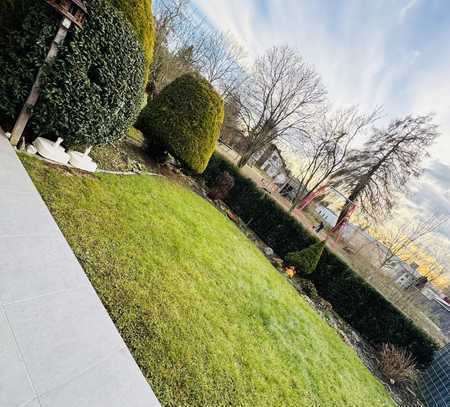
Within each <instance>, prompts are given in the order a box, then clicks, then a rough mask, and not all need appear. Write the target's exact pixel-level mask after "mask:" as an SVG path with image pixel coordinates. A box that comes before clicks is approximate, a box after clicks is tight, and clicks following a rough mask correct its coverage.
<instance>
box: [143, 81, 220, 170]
mask: <svg viewBox="0 0 450 407" xmlns="http://www.w3.org/2000/svg"><path fill="white" fill-rule="evenodd" d="M223 116H224V107H223V100H222V98H221V97H220V96H219V94H218V93H217V92H216V91H215V90H214V88H213V87H212V86H211V84H210V83H209V82H208V81H207V80H205V79H204V78H202V77H201V76H199V75H196V74H186V75H183V76H180V77H179V78H177V79H175V80H174V81H173V82H172V83H171V84H169V85H168V86H166V87H165V88H164V89H163V90H162V92H161V93H160V94H159V95H158V97H156V98H155V99H154V100H153V101H151V102H150V103H149V104H148V105H147V106H146V107H145V108H144V110H143V111H142V112H141V115H140V116H139V119H138V122H137V124H136V127H137V128H138V129H139V130H141V131H142V132H143V133H144V136H145V138H146V139H147V140H148V143H149V145H150V146H152V147H153V148H154V147H155V146H156V145H158V146H163V147H164V148H165V149H167V151H169V152H170V153H171V154H173V155H174V156H175V157H176V158H178V159H179V160H180V161H182V162H183V163H184V164H185V165H186V166H187V167H189V168H190V169H192V170H194V171H195V172H197V173H202V172H203V171H204V170H205V168H206V166H207V165H208V162H209V159H210V158H211V156H212V154H213V153H214V150H215V147H216V144H217V141H218V139H219V135H220V129H221V126H222V123H223Z"/></svg>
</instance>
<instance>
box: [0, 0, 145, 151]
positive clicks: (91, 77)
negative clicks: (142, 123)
mask: <svg viewBox="0 0 450 407" xmlns="http://www.w3.org/2000/svg"><path fill="white" fill-rule="evenodd" d="M16 1H17V4H20V5H21V6H22V5H23V4H25V6H24V7H25V8H26V13H25V15H24V17H23V20H22V21H21V25H17V26H16V29H15V31H11V32H10V34H9V35H8V38H7V40H6V41H5V44H4V46H2V47H0V66H1V67H2V75H0V123H2V124H4V125H9V126H10V125H11V124H12V123H13V122H14V120H15V118H16V117H17V115H18V113H19V111H20V109H21V107H22V105H23V103H24V101H25V99H26V97H27V95H28V93H29V91H30V89H31V86H32V84H33V81H34V79H35V76H36V74H37V71H38V69H39V67H40V66H42V64H43V62H44V59H45V56H46V54H47V52H48V48H49V44H50V42H51V41H52V39H53V37H54V36H55V33H56V30H57V26H58V24H59V21H60V16H59V15H58V14H57V12H56V11H55V10H54V9H52V8H51V7H49V6H48V5H47V4H46V3H45V2H43V1H39V2H22V0H16ZM144 66H145V59H144V56H143V52H142V48H141V46H140V44H139V42H138V40H137V38H136V35H135V33H134V32H133V29H132V27H131V26H130V24H129V23H128V22H127V21H126V20H125V19H124V18H123V17H122V16H121V15H120V13H118V12H117V11H116V10H115V9H114V8H113V7H112V6H110V5H109V4H107V3H106V2H105V1H104V0H91V1H90V2H89V17H88V19H87V23H86V25H85V27H84V28H83V29H82V30H79V29H76V28H71V30H70V31H69V33H68V36H67V39H66V41H65V43H64V45H63V46H62V47H61V50H60V53H59V55H58V58H56V60H55V62H54V63H53V64H52V65H51V66H49V67H48V68H47V69H46V70H45V72H44V75H43V76H42V82H41V97H40V99H39V101H38V104H37V105H36V108H35V111H34V112H33V116H32V119H31V121H30V124H29V128H30V129H31V130H32V132H33V135H34V136H41V135H43V136H46V137H49V138H56V137H63V138H64V140H65V142H66V144H69V145H70V144H77V143H88V144H101V143H106V142H112V141H114V140H116V139H118V138H119V137H121V136H122V135H123V134H124V133H125V132H126V130H127V129H128V128H129V127H130V125H131V124H132V123H133V121H134V120H135V118H136V116H137V114H138V111H139V109H140V106H141V101H142V97H143V81H144Z"/></svg>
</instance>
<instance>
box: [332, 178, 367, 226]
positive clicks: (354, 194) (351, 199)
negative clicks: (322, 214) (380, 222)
mask: <svg viewBox="0 0 450 407" xmlns="http://www.w3.org/2000/svg"><path fill="white" fill-rule="evenodd" d="M363 190H364V186H363V185H357V186H356V187H355V189H354V190H353V191H352V193H351V194H350V195H349V196H348V198H347V202H346V203H345V205H344V207H343V208H342V210H341V213H340V214H339V217H338V220H337V222H336V225H338V224H339V223H340V222H341V221H342V220H343V219H344V218H345V217H346V216H347V214H348V212H349V211H350V209H351V207H352V206H353V204H354V203H355V201H356V199H357V198H358V196H359V194H360V193H361V192H362V191H363Z"/></svg>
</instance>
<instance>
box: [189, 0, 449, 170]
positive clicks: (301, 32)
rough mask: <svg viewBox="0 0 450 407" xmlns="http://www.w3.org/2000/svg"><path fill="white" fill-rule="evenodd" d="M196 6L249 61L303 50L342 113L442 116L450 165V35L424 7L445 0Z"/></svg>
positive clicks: (199, 0) (213, 0) (252, 1)
mask: <svg viewBox="0 0 450 407" xmlns="http://www.w3.org/2000/svg"><path fill="white" fill-rule="evenodd" d="M193 1H194V3H195V4H196V6H197V7H198V9H199V10H201V12H202V13H203V14H204V15H205V16H206V17H207V18H208V19H209V20H210V21H211V22H212V24H213V25H215V26H217V27H219V28H220V29H222V30H225V31H231V32H232V33H233V34H234V36H235V37H236V39H237V40H238V41H239V42H240V43H241V44H242V45H243V46H244V47H246V48H247V51H248V55H249V57H250V59H251V58H254V57H255V56H256V55H258V54H260V53H262V52H263V51H264V50H265V49H266V48H268V47H270V46H273V45H280V44H289V45H290V46H292V47H295V48H297V49H298V51H299V52H300V53H301V54H302V55H303V57H304V58H305V60H306V61H307V62H309V63H311V64H313V65H314V66H315V67H316V69H317V70H318V72H319V73H320V74H321V75H322V78H323V81H324V84H325V85H326V87H327V88H328V91H329V98H330V101H331V102H332V103H333V104H334V105H336V106H338V107H341V106H349V105H355V104H358V105H360V107H361V109H363V110H366V111H369V110H372V109H374V108H375V107H376V106H379V105H383V106H384V107H385V112H386V116H387V118H386V120H388V119H389V118H393V117H398V116H400V115H404V114H408V113H413V114H420V113H428V112H431V111H434V112H436V114H437V121H438V122H439V123H441V125H442V132H443V134H444V136H443V137H442V138H441V139H440V141H439V142H438V145H437V147H436V148H435V149H434V151H433V152H434V153H435V154H436V156H437V157H439V158H440V159H441V160H443V161H446V162H448V163H450V142H449V139H448V137H450V75H448V66H450V43H449V42H448V38H449V36H450V29H449V28H446V27H447V26H446V25H443V26H442V33H441V35H440V36H436V34H435V33H434V32H430V30H429V28H430V27H428V26H427V25H426V24H425V23H424V21H425V20H423V18H424V17H423V14H424V10H425V8H427V7H428V6H429V7H430V8H431V6H432V4H434V5H435V4H437V3H440V2H442V1H444V3H443V7H445V4H446V3H445V1H446V0H433V1H430V3H428V2H422V1H417V0H412V1H405V0H403V1H400V0H377V1H359V0H342V1H339V2H333V1H325V0H320V1H319V0H315V1H311V0H264V1H263V0H241V1H239V0H228V1H222V0H193ZM419 8H420V13H419ZM413 11H416V12H415V13H414V15H413ZM425 11H426V10H425ZM407 17H408V18H407ZM412 17H414V18H412ZM399 18H400V19H401V22H402V23H400V22H399ZM421 30H422V31H423V33H422V31H421Z"/></svg>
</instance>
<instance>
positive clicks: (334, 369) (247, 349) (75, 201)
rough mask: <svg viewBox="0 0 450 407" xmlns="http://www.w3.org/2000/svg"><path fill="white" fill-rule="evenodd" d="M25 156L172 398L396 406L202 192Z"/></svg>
mask: <svg viewBox="0 0 450 407" xmlns="http://www.w3.org/2000/svg"><path fill="white" fill-rule="evenodd" d="M22 159H23V162H24V164H25V166H26V168H27V169H28V171H29V173H30V175H31V176H32V178H33V180H34V182H35V184H36V186H37V187H38V189H39V191H40V192H41V194H42V196H43V198H44V199H45V201H46V202H47V204H48V206H49V208H50V209H51V211H52V213H53V215H54V216H55V218H56V220H57V222H58V224H59V226H60V227H61V229H62V231H63V233H64V234H65V236H66V238H67V239H68V241H69V243H70V245H71V246H72V248H73V250H74V251H75V253H76V255H77V257H78V258H79V260H80V261H81V263H82V264H83V266H84V268H85V270H86V273H87V274H88V276H89V278H90V280H91V282H92V284H93V285H94V287H95V288H96V290H97V292H98V294H99V296H100V297H101V299H102V301H103V303H104V304H105V306H106V308H107V309H108V311H109V313H110V315H111V317H112V318H113V320H114V322H115V323H116V325H117V327H118V329H119V330H120V332H121V334H122V336H123V338H124V339H125V341H126V343H127V344H128V346H129V347H130V349H131V351H132V353H133V355H134V357H135V359H136V361H137V363H138V364H139V366H140V367H141V369H142V371H143V373H144V375H145V376H146V377H147V379H148V381H149V382H150V384H151V386H152V388H153V390H154V391H155V393H156V395H157V397H158V398H159V400H160V401H161V403H162V405H164V406H176V407H180V406H202V407H204V406H211V407H212V406H214V407H216V406H233V407H234V406H257V407H260V406H283V407H284V406H300V407H303V406H305V407H312V406H323V407H337V406H345V407H351V406H354V407H361V406H377V407H380V406H394V405H395V404H394V403H393V401H392V400H391V399H390V397H389V396H388V394H387V393H386V392H385V390H384V388H383V386H382V385H381V384H380V383H379V382H377V381H376V380H375V378H374V377H373V376H372V375H371V374H370V373H369V371H368V370H367V369H366V368H365V367H364V366H363V365H362V363H361V362H360V360H359V359H358V357H357V355H356V354H355V352H354V351H353V350H352V349H351V348H349V347H348V346H347V345H345V344H344V343H343V342H342V340H341V339H340V338H339V337H338V335H337V334H336V332H335V331H334V330H333V329H332V328H330V327H329V326H328V325H326V323H325V322H324V321H323V320H322V319H321V318H320V317H319V316H318V315H317V314H316V313H315V312H314V311H313V310H312V309H311V308H310V307H309V305H308V304H307V303H306V302H305V301H304V300H303V299H302V297H300V296H299V295H298V294H297V293H296V291H295V290H294V288H293V287H292V286H291V285H290V284H289V283H288V282H287V281H286V279H285V277H284V276H282V275H280V274H279V273H278V272H277V271H276V270H275V269H274V268H273V267H272V266H271V265H270V263H269V262H268V261H267V260H266V259H265V258H264V256H263V255H262V254H261V253H260V252H259V251H258V249H257V248H256V247H255V246H254V245H253V244H252V243H251V242H250V241H249V240H247V239H246V238H245V236H244V235H243V234H242V233H241V232H240V231H239V230H238V229H237V228H236V227H235V225H234V224H233V223H231V222H230V221H229V220H228V219H227V218H226V217H224V216H223V215H222V214H221V213H220V212H218V211H217V210H216V209H215V208H214V207H213V206H211V205H210V204H209V203H208V202H207V201H205V200H204V199H202V198H200V197H199V196H197V195H195V194H194V193H192V192H191V191H190V190H188V189H186V188H184V187H181V186H179V185H176V184H174V183H172V182H170V181H168V180H166V179H165V178H162V177H150V176H128V177H126V176H116V175H107V174H102V175H98V176H94V175H84V176H81V175H79V174H77V173H74V172H67V171H65V170H63V169H60V168H57V167H52V166H48V165H47V164H45V163H43V162H41V161H38V160H35V159H33V158H31V157H28V156H22Z"/></svg>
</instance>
